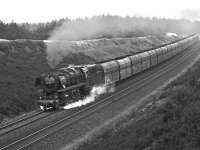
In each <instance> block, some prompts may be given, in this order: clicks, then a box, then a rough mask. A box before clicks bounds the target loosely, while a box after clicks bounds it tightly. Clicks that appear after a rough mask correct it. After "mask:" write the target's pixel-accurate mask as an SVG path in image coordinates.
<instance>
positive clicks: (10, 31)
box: [0, 15, 200, 40]
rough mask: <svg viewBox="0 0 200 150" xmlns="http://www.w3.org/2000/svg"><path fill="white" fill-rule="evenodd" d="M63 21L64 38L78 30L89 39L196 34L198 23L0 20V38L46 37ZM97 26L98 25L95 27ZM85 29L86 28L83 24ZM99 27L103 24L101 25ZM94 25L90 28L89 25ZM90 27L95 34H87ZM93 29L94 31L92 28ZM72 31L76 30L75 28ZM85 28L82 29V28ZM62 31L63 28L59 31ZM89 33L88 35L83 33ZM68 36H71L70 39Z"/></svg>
mask: <svg viewBox="0 0 200 150" xmlns="http://www.w3.org/2000/svg"><path fill="white" fill-rule="evenodd" d="M63 23H65V26H66V27H67V29H66V28H64V29H66V30H68V31H67V33H69V34H71V35H69V38H68V40H73V39H76V38H74V37H76V36H74V34H75V33H80V34H82V36H79V38H80V39H79V40H81V39H92V38H103V37H106V38H112V37H137V36H145V35H150V34H156V35H160V34H163V33H165V32H175V33H177V34H181V35H184V34H192V33H200V22H199V21H195V22H191V21H189V20H183V19H179V20H177V19H159V18H156V17H153V18H144V17H129V16H127V17H120V16H110V15H107V16H105V15H102V16H95V17H92V18H84V19H80V18H79V19H76V20H70V19H68V18H66V19H60V20H54V21H51V22H46V23H21V24H17V23H15V22H11V23H3V22H2V21H0V38H2V39H9V40H14V39H35V40H46V39H48V38H49V37H50V35H51V33H52V31H53V30H54V29H55V28H57V27H60V26H61V25H62V24H63ZM97 25H99V26H98V27H97ZM88 26H89V28H88V29H89V30H88V31H87V29H86V28H87V27H88ZM101 26H103V27H101ZM93 27H94V28H93ZM96 27H97V28H96ZM91 29H93V30H94V31H97V32H95V34H91V33H90V32H93V31H91ZM96 29H97V30H96ZM75 30H76V31H75ZM83 30H85V31H83ZM63 32H65V31H63ZM87 32H88V33H87ZM87 34H90V36H87ZM70 37H72V38H71V39H70Z"/></svg>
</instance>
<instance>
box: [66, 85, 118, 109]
mask: <svg viewBox="0 0 200 150" xmlns="http://www.w3.org/2000/svg"><path fill="white" fill-rule="evenodd" d="M114 91H115V88H114V86H113V85H112V86H107V85H105V84H104V85H101V86H94V87H93V88H92V90H91V92H90V94H89V96H87V97H86V98H85V99H84V100H79V101H77V102H74V103H72V104H69V105H66V106H64V109H71V108H75V107H81V106H84V105H86V104H88V103H91V102H94V101H95V99H96V98H97V97H99V96H100V95H101V94H104V93H112V92H114Z"/></svg>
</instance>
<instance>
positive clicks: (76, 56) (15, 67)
mask: <svg viewBox="0 0 200 150" xmlns="http://www.w3.org/2000/svg"><path fill="white" fill-rule="evenodd" d="M171 40H173V38H169V37H163V38H162V39H160V38H156V37H153V38H152V37H150V38H143V39H138V40H137V39H133V40H131V39H129V40H127V41H126V39H118V40H117V39H116V40H103V39H102V40H94V41H93V40H90V41H87V42H83V44H80V42H77V43H76V42H75V43H74V42H72V43H71V46H70V49H71V50H74V51H71V52H70V53H68V54H67V55H65V56H64V58H63V60H62V61H61V62H60V64H58V66H57V67H64V66H66V65H67V64H83V63H86V64H87V63H94V62H95V61H101V59H100V58H102V59H105V58H107V59H109V58H113V57H114V52H113V49H114V50H115V51H116V56H118V55H123V54H127V53H128V52H130V53H134V51H135V52H137V51H140V50H143V49H146V48H151V47H152V46H158V45H161V44H163V43H166V42H167V41H171ZM141 43H142V45H143V46H141V45H140V44H141ZM127 44H128V45H127ZM127 47H128V48H127ZM46 48H47V45H46V44H45V43H44V42H43V41H31V40H14V41H3V40H1V41H0V122H1V121H2V120H5V119H8V118H12V117H14V116H17V115H19V114H21V113H25V112H29V111H31V110H34V109H36V108H38V106H37V104H36V99H37V95H36V89H35V88H34V81H35V78H36V77H37V76H39V75H40V74H41V73H44V72H47V71H49V70H50V67H49V66H48V63H47V60H46V57H47V53H46ZM58 48H59V46H58V47H55V50H57V49H58ZM65 50H66V51H67V49H63V48H62V50H61V51H63V52H64V51H65ZM81 50H82V51H81ZM77 51H78V52H77ZM123 52H124V53H123ZM111 54H112V56H110V55H111ZM95 56H96V57H95ZM100 56H103V57H100Z"/></svg>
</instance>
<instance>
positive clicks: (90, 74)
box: [35, 35, 198, 110]
mask: <svg viewBox="0 0 200 150" xmlns="http://www.w3.org/2000/svg"><path fill="white" fill-rule="evenodd" d="M197 40H198V35H191V36H188V37H187V38H184V39H182V40H179V41H177V42H175V43H170V44H168V45H164V46H161V47H159V48H155V49H152V50H148V51H145V52H142V53H138V54H135V55H130V56H127V57H124V58H120V59H114V60H110V61H107V62H101V63H97V64H92V65H83V66H69V67H66V68H60V69H56V70H55V71H53V72H50V73H47V74H42V75H41V76H40V77H38V78H36V81H35V86H36V87H37V89H38V92H39V95H40V96H39V100H38V101H37V102H38V104H39V106H40V108H41V109H43V110H47V109H55V110H56V109H59V107H60V106H64V105H67V104H70V103H73V102H75V101H77V100H80V99H83V98H84V97H86V96H87V95H88V94H89V93H90V90H91V88H92V87H93V86H98V85H102V84H108V85H109V84H112V83H116V82H118V81H120V80H124V79H126V78H128V77H130V76H133V75H135V74H137V73H140V72H142V71H144V70H146V69H149V68H151V67H153V66H155V65H158V64H160V63H161V62H163V61H166V60H168V59H170V58H171V57H173V56H175V55H177V54H179V53H181V52H182V51H184V50H186V49H187V48H188V47H190V46H191V45H193V44H195V43H196V42H197Z"/></svg>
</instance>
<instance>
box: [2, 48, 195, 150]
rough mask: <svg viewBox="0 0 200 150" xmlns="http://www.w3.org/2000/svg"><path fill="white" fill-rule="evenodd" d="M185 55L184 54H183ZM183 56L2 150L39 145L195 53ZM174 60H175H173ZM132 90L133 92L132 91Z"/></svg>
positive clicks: (186, 53) (20, 149)
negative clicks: (48, 137)
mask: <svg viewBox="0 0 200 150" xmlns="http://www.w3.org/2000/svg"><path fill="white" fill-rule="evenodd" d="M183 53H184V54H183ZM183 53H182V54H183V55H182V54H180V55H181V56H180V57H179V58H178V59H177V60H176V61H175V62H172V63H171V64H170V65H166V66H165V67H163V68H162V69H161V70H159V71H158V72H155V73H153V74H151V75H149V76H147V77H146V78H144V79H142V80H140V81H137V82H136V83H135V84H134V85H129V86H128V87H127V88H125V89H123V90H121V91H119V92H118V93H116V94H113V95H111V96H109V97H107V98H104V99H103V100H101V101H98V102H96V103H94V104H91V105H90V106H88V107H85V108H84V109H82V110H80V111H78V112H76V113H73V114H72V115H70V116H68V117H66V118H63V119H61V120H59V121H57V122H55V123H53V124H51V125H49V126H46V127H45V128H42V129H40V130H38V131H36V132H34V133H32V134H30V135H28V136H25V137H24V138H21V139H19V140H17V141H15V142H13V143H10V144H9V145H6V146H4V147H1V148H0V150H5V149H16V150H22V149H27V148H28V147H29V146H31V145H32V144H35V143H37V142H38V141H41V140H42V139H44V138H45V137H47V136H49V135H51V134H53V133H55V132H57V131H58V130H60V129H62V128H64V127H65V128H66V127H67V126H69V125H71V124H73V123H75V122H76V121H78V120H80V119H83V118H85V117H87V116H88V115H90V114H91V113H93V112H95V111H97V110H100V109H101V108H103V107H105V106H107V105H109V104H111V103H114V102H116V101H118V100H120V98H122V97H124V96H126V95H128V94H130V93H132V92H136V91H137V90H139V89H141V88H142V87H144V86H145V85H147V84H148V83H150V82H152V81H153V80H155V79H157V78H158V77H160V76H161V75H163V74H165V73H166V72H168V71H170V70H172V69H173V68H174V67H175V66H176V65H179V64H181V63H183V62H184V60H185V59H186V58H187V57H190V56H191V55H193V53H189V52H187V51H186V52H183ZM172 59H173V58H172ZM130 89H131V90H130Z"/></svg>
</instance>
